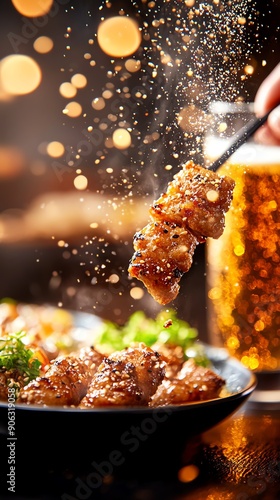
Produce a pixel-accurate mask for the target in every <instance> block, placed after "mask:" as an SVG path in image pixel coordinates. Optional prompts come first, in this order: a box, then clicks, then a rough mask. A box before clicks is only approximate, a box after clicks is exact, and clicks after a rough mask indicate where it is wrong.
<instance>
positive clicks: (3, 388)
mask: <svg viewBox="0 0 280 500" xmlns="http://www.w3.org/2000/svg"><path fill="white" fill-rule="evenodd" d="M23 386H24V377H23V376H22V375H21V374H20V373H19V372H18V371H17V370H5V369H3V368H1V369H0V401H7V400H8V392H9V391H8V388H9V387H14V388H15V389H16V391H17V390H19V389H20V388H21V387H23Z"/></svg>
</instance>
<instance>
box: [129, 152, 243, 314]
mask: <svg viewBox="0 0 280 500" xmlns="http://www.w3.org/2000/svg"><path fill="white" fill-rule="evenodd" d="M233 188H234V181H233V180H232V179H231V178H229V177H227V176H221V175H218V174H216V173H214V172H212V171H210V170H207V169H205V168H203V167H200V166H198V165H195V164H194V163H193V162H192V161H189V162H187V163H186V164H185V165H184V166H183V168H182V169H181V170H180V171H179V172H178V173H177V174H176V175H175V176H174V178H173V180H172V181H171V182H170V183H169V184H168V186H167V189H166V192H165V193H163V194H162V195H161V196H160V197H159V198H158V200H156V201H155V202H154V204H153V205H152V206H151V207H150V211H149V213H150V216H151V221H150V222H149V223H148V224H147V226H145V227H144V228H143V229H142V230H141V231H138V232H137V233H136V234H135V236H134V239H133V247H134V254H133V256H132V258H131V261H130V263H129V267H128V272H129V274H130V275H131V276H132V277H134V278H137V279H139V280H140V281H142V282H143V283H144V285H145V286H146V288H147V290H148V292H149V293H150V294H151V295H152V297H153V298H154V299H155V300H156V301H157V302H159V303H160V304H162V305H165V304H168V303H169V302H171V301H172V300H174V299H175V298H176V297H177V295H178V293H179V289H180V285H179V282H180V280H181V277H182V275H183V274H184V273H186V272H187V271H188V270H189V269H190V267H191V265H192V261H193V254H194V251H195V248H196V246H197V245H198V244H199V243H203V242H205V240H206V238H207V237H212V238H219V237H220V236H221V234H222V233H223V230H224V226H225V213H226V212H227V210H228V209H229V206H230V203H231V200H232V192H233Z"/></svg>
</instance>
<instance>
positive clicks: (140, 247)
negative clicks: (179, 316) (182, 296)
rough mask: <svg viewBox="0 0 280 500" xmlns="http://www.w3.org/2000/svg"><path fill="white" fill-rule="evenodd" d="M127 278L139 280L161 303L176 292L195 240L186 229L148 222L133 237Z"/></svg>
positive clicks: (189, 264)
mask: <svg viewBox="0 0 280 500" xmlns="http://www.w3.org/2000/svg"><path fill="white" fill-rule="evenodd" d="M133 242H134V249H135V253H134V255H133V257H132V259H131V262H130V267H129V272H130V274H131V276H133V277H135V278H138V279H139V280H141V281H143V282H144V284H145V286H146V288H147V290H148V292H149V293H150V294H151V295H152V296H153V297H154V299H155V300H157V301H158V302H159V303H161V304H167V303H168V302H171V301H172V300H173V299H175V298H176V296H177V295H178V293H179V288H180V287H179V282H180V279H181V277H182V275H183V273H186V272H187V271H188V270H189V269H190V267H191V265H192V258H193V253H194V249H195V247H196V245H197V243H198V241H197V239H196V238H195V237H194V236H193V235H192V234H191V233H190V231H188V230H187V229H184V228H181V227H180V226H178V225H177V224H175V223H170V222H168V221H163V222H162V223H159V222H150V223H149V224H148V225H147V226H145V227H144V228H143V229H142V231H139V232H138V233H136V234H135V236H134V240H133Z"/></svg>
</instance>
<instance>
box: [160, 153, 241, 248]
mask: <svg viewBox="0 0 280 500" xmlns="http://www.w3.org/2000/svg"><path fill="white" fill-rule="evenodd" d="M233 188H234V181H233V180H232V179H231V178H230V177H227V176H224V175H218V174H216V173H215V172H212V171H211V170H207V169H206V168H203V167H201V166H199V165H195V164H194V163H193V162H192V161H189V162H187V163H186V164H185V165H184V166H183V168H182V169H181V170H180V171H179V172H178V173H177V174H176V175H174V177H173V180H172V181H171V182H169V184H168V186H167V189H166V192H165V193H163V194H162V195H161V196H160V197H159V198H158V200H157V201H155V203H154V204H153V206H152V207H151V208H150V214H151V216H152V218H154V219H156V220H159V221H169V222H175V224H178V225H181V226H182V227H188V228H189V229H190V230H191V231H192V232H193V233H194V234H195V235H197V237H198V239H199V240H200V239H202V241H203V240H204V239H205V238H206V237H211V238H216V239H217V238H219V237H220V236H221V235H222V234H223V231H224V225H225V213H226V212H227V211H228V209H229V207H230V203H231V200H232V191H233Z"/></svg>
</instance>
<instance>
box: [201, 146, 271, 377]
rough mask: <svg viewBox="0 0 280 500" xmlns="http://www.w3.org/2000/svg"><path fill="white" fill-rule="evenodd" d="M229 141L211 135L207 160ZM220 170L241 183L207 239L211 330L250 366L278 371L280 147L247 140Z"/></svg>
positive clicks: (215, 338) (216, 339)
mask: <svg viewBox="0 0 280 500" xmlns="http://www.w3.org/2000/svg"><path fill="white" fill-rule="evenodd" d="M222 145H223V146H222ZM224 146H225V141H223V140H221V139H214V138H212V139H211V138H210V137H208V139H207V140H206V145H205V153H206V155H207V157H208V160H210V159H214V156H215V155H218V154H219V151H220V150H221V148H222V149H223V150H224ZM213 151H215V154H213ZM219 173H221V174H222V173H225V174H227V175H229V176H231V177H232V178H233V179H234V180H235V182H236V186H235V189H234V194H233V201H232V205H231V208H230V210H229V212H228V213H227V215H226V226H225V231H224V234H223V235H222V236H221V237H220V238H219V239H218V240H213V239H208V242H207V294H208V314H209V323H208V324H209V337H210V340H211V342H212V344H214V345H223V346H224V347H226V348H227V349H228V350H229V352H230V354H231V355H233V356H235V357H237V358H238V359H239V360H240V361H241V362H242V363H243V364H244V365H245V366H247V367H248V368H250V369H252V370H256V371H264V370H265V371H266V370H280V148H278V147H266V146H261V145H257V144H247V145H244V146H242V147H241V148H240V150H239V151H238V152H236V153H235V154H234V155H233V156H232V157H231V159H230V161H228V162H227V163H226V164H225V165H224V166H222V167H221V168H220V170H219Z"/></svg>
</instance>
